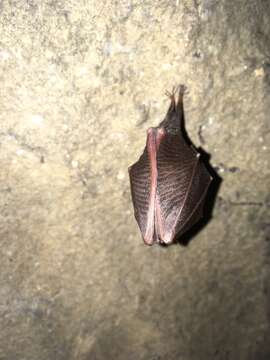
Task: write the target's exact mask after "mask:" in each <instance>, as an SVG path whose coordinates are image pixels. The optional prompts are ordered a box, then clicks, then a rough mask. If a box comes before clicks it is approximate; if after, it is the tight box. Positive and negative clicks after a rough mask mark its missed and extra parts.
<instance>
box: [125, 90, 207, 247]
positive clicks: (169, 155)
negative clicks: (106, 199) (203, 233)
mask: <svg viewBox="0 0 270 360" xmlns="http://www.w3.org/2000/svg"><path fill="white" fill-rule="evenodd" d="M183 94H184V86H180V87H179V93H178V99H177V102H176V100H175V94H174V93H173V94H170V98H171V104H170V107H169V109H168V112H167V115H166V117H165V119H164V120H163V121H162V122H161V123H160V125H159V126H158V127H152V128H149V129H148V130H147V141H146V146H145V149H144V152H143V154H142V155H141V157H140V158H139V160H138V161H137V162H136V163H135V164H133V165H132V166H130V167H129V176H130V185H131V195H132V201H133V206H134V215H135V218H136V220H137V222H138V225H139V228H140V231H141V233H142V237H143V240H144V242H145V243H146V244H147V245H152V244H153V243H159V244H171V243H172V242H173V241H174V240H175V238H176V237H179V236H181V235H182V234H183V233H184V232H186V231H187V230H188V229H190V227H191V226H192V225H194V224H195V223H196V222H197V221H198V220H199V219H200V218H201V217H202V210H203V205H204V200H205V196H206V193H207V190H208V187H209V185H210V183H211V180H212V177H211V176H210V174H209V173H208V171H207V169H206V167H205V166H204V164H203V163H202V161H201V159H200V154H199V153H198V152H197V151H196V150H195V148H193V147H192V146H190V145H189V144H188V143H187V142H186V140H185V138H184V136H183V132H182V125H183Z"/></svg>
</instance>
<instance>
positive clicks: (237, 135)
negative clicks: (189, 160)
mask: <svg viewBox="0 0 270 360" xmlns="http://www.w3.org/2000/svg"><path fill="white" fill-rule="evenodd" d="M0 20H1V21H0V34H1V37H0V64H1V65H0V72H1V87H0V93H1V96H0V101H1V113H0V116H1V122H0V164H1V172H0V191H1V196H0V209H1V210H0V237H1V238H0V240H1V242H0V251H1V255H0V256H1V257H0V259H1V262H0V319H1V327H0V359H1V360H37V359H38V360H62V359H65V360H75V359H76V360H107V359H117V360H129V359H130V360H174V359H177V360H212V359H215V360H268V359H269V358H270V342H269V336H270V303H269V301H270V282H269V279H270V224H269V201H270V199H269V188H270V181H269V176H270V169H269V158H270V153H269V137H270V121H269V108H270V3H269V1H266V0H257V1H253V0H221V1H217V0H198V1H195V0H194V1H192V0H173V1H172V0H162V1H143V0H134V1H132V0H131V1H108V0H101V1H84V0H76V1H75V0H67V1H61V0H50V1H49V0H45V1H41V0H39V1H38V0H9V1H8V0H3V1H1V5H0ZM179 83H184V84H186V85H187V87H188V94H187V95H186V98H185V112H186V129H187V131H188V133H189V135H190V138H191V139H192V141H193V143H194V144H195V145H196V146H201V147H202V148H203V149H204V150H205V151H206V152H208V153H209V154H211V164H212V166H213V167H216V171H217V172H218V173H219V175H220V176H221V177H222V179H223V181H222V183H221V186H220V189H219V192H218V194H217V197H216V203H215V207H214V211H213V214H212V215H213V217H212V219H211V220H210V221H209V222H208V224H207V225H206V226H205V227H204V228H203V229H202V230H201V231H200V232H198V233H197V234H196V236H194V237H193V238H192V240H191V241H190V242H189V243H188V245H187V246H183V245H175V246H171V247H169V248H162V247H158V246H153V247H146V246H145V245H143V243H142V240H141V238H140V234H139V231H138V228H137V225H136V223H135V220H134V217H133V209H132V205H131V201H130V191H129V179H128V174H127V167H128V165H130V164H131V163H132V162H134V161H135V160H136V159H137V158H138V156H139V155H140V153H141V151H142V148H143V146H144V142H145V135H146V134H145V132H146V129H147V128H148V127H149V126H151V125H152V126H153V125H157V124H158V123H159V122H160V120H162V118H163V116H164V113H165V111H166V109H167V106H168V99H167V98H166V97H165V96H164V91H165V90H166V89H168V90H170V89H171V88H172V86H173V85H177V84H179Z"/></svg>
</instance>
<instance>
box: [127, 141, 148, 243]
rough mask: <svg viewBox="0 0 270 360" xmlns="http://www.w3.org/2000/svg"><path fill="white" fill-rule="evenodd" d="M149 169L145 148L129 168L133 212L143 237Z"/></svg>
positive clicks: (145, 227) (146, 215) (145, 221)
mask: <svg viewBox="0 0 270 360" xmlns="http://www.w3.org/2000/svg"><path fill="white" fill-rule="evenodd" d="M150 171H151V169H150V162H149V158H148V154H147V150H146V148H145V149H144V152H143V154H142V156H141V157H140V159H139V160H138V161H137V162H136V163H135V164H133V165H132V166H131V167H130V168H129V177H130V185H131V195H132V201H133V205H134V214H135V218H136V220H137V222H138V225H139V227H140V230H141V233H142V236H143V238H145V234H146V230H147V220H148V209H149V203H150V187H151V174H150Z"/></svg>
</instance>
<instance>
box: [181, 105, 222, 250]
mask: <svg viewBox="0 0 270 360" xmlns="http://www.w3.org/2000/svg"><path fill="white" fill-rule="evenodd" d="M181 124H182V129H181V130H182V134H183V136H184V138H185V140H186V142H187V143H188V144H189V145H190V146H192V147H194V148H196V147H195V146H194V145H193V143H192V141H191V139H190V138H189V136H188V134H187V131H186V128H185V113H184V108H183V111H182V119H181ZM196 150H197V151H198V152H199V153H200V155H201V156H200V159H201V160H202V162H203V163H204V165H205V167H206V168H207V170H208V172H209V174H210V175H211V176H212V178H213V180H212V182H211V184H210V186H209V189H208V191H207V195H206V198H205V201H204V208H203V217H202V218H201V219H200V220H199V221H198V222H197V223H196V224H194V225H193V226H192V227H191V228H190V229H189V230H187V231H186V232H185V233H184V234H182V235H180V236H178V237H177V236H176V239H175V243H176V244H179V245H182V246H187V245H188V244H189V242H190V241H191V240H192V239H193V238H194V237H195V236H196V235H197V234H198V233H199V232H200V231H201V230H202V229H203V228H204V227H205V226H206V225H207V224H208V223H209V222H210V221H211V219H212V213H213V209H214V207H215V202H216V199H217V194H218V192H219V189H220V186H221V183H222V181H223V180H222V178H221V177H220V176H219V175H218V173H217V172H216V171H215V169H214V168H213V167H212V166H211V164H210V159H211V155H210V154H209V153H207V152H206V151H205V150H204V149H203V148H202V147H198V148H196Z"/></svg>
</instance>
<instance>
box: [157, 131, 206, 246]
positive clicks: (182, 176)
mask: <svg viewBox="0 0 270 360" xmlns="http://www.w3.org/2000/svg"><path fill="white" fill-rule="evenodd" d="M157 166H158V179H157V200H156V222H157V225H156V227H157V228H158V230H159V237H160V239H161V241H164V242H165V243H170V242H172V241H173V238H174V237H175V235H176V234H178V233H180V234H181V233H183V231H186V230H188V228H189V227H190V226H191V225H193V224H194V223H195V222H196V221H197V220H198V219H199V218H200V217H201V210H202V204H203V200H204V197H205V195H206V191H207V188H208V185H209V183H210V181H211V177H210V175H209V174H208V172H207V170H206V169H205V167H204V165H203V164H202V163H201V162H200V160H199V157H198V153H197V152H196V151H195V150H194V149H193V148H191V147H190V146H189V145H188V144H187V143H186V142H185V141H184V139H183V138H182V137H181V136H178V135H170V134H168V135H167V136H166V137H165V138H164V140H163V141H162V142H161V144H160V147H159V151H158V154H157Z"/></svg>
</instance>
